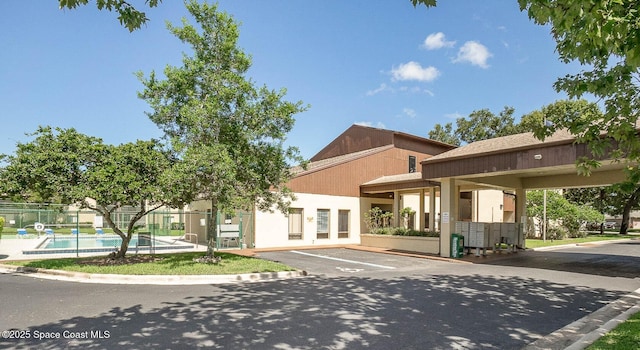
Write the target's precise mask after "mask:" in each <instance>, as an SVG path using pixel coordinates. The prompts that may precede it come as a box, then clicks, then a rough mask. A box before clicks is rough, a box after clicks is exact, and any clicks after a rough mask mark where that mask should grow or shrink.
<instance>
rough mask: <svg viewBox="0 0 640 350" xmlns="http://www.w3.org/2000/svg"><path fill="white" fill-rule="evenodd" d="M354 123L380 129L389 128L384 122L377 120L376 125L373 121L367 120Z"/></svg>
mask: <svg viewBox="0 0 640 350" xmlns="http://www.w3.org/2000/svg"><path fill="white" fill-rule="evenodd" d="M354 124H355V125H362V126H369V127H372V128H378V129H386V128H387V127H386V126H385V125H384V124H382V122H377V123H375V125H374V123H373V122H366V121H362V122H355V123H354Z"/></svg>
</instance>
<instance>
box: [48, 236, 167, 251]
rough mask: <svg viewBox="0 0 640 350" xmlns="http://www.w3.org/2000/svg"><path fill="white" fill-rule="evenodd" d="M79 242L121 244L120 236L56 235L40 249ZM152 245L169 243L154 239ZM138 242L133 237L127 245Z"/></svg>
mask: <svg viewBox="0 0 640 350" xmlns="http://www.w3.org/2000/svg"><path fill="white" fill-rule="evenodd" d="M78 243H80V245H79V248H101V247H120V245H121V244H122V238H120V237H81V238H80V239H77V238H76V237H56V238H50V239H49V240H48V241H47V244H46V245H45V246H43V247H41V248H42V249H64V248H76V247H77V244H78ZM153 243H154V246H161V245H169V244H168V243H166V242H163V241H159V240H155V241H154V242H153ZM137 244H138V238H137V237H133V238H131V241H130V242H129V247H135V246H136V245H137Z"/></svg>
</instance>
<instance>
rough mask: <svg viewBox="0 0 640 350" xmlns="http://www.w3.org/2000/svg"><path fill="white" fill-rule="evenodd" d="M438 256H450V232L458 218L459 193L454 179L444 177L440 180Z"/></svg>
mask: <svg viewBox="0 0 640 350" xmlns="http://www.w3.org/2000/svg"><path fill="white" fill-rule="evenodd" d="M440 186H441V187H440V208H441V209H440V219H441V224H440V256H443V257H447V258H448V257H451V234H452V233H453V231H454V229H455V225H456V221H457V220H458V199H459V198H460V194H459V191H458V186H457V185H456V180H455V179H452V178H444V179H442V181H441V182H440Z"/></svg>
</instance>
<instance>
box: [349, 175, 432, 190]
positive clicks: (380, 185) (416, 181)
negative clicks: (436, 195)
mask: <svg viewBox="0 0 640 350" xmlns="http://www.w3.org/2000/svg"><path fill="white" fill-rule="evenodd" d="M438 186H440V183H439V182H436V181H430V180H425V179H423V178H422V173H420V172H416V173H408V174H399V175H391V176H382V177H379V178H377V179H375V180H372V181H369V182H365V183H363V184H362V185H360V193H361V194H363V195H366V194H378V193H388V192H395V191H398V192H412V191H420V190H421V189H425V188H429V187H438Z"/></svg>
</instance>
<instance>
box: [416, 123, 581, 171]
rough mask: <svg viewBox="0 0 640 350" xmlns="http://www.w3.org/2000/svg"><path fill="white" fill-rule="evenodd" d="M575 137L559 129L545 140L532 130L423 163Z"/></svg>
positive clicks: (460, 149) (452, 151)
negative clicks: (536, 135) (537, 136)
mask: <svg viewBox="0 0 640 350" xmlns="http://www.w3.org/2000/svg"><path fill="white" fill-rule="evenodd" d="M575 139H576V138H575V136H573V135H571V133H569V132H568V131H567V130H558V131H556V132H555V133H554V134H553V135H551V136H549V137H547V138H546V139H545V140H544V141H541V140H539V139H537V138H536V137H535V136H533V133H532V132H527V133H523V134H515V135H509V136H502V137H497V138H493V139H487V140H482V141H476V142H472V143H470V144H468V145H465V146H462V147H458V148H454V149H452V150H450V151H447V152H444V153H441V154H438V155H435V156H433V157H430V158H427V159H425V160H423V163H437V162H441V161H447V160H452V159H457V158H467V157H473V156H477V155H480V154H488V153H495V152H500V153H502V152H505V151H515V150H518V149H525V148H531V147H539V146H541V145H543V144H544V145H551V144H557V143H571V142H573V141H575Z"/></svg>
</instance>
